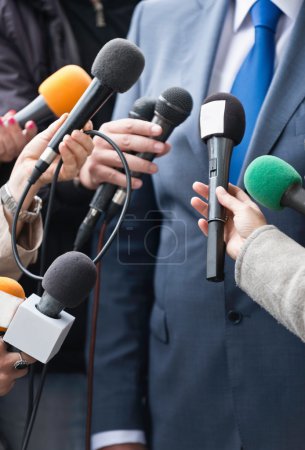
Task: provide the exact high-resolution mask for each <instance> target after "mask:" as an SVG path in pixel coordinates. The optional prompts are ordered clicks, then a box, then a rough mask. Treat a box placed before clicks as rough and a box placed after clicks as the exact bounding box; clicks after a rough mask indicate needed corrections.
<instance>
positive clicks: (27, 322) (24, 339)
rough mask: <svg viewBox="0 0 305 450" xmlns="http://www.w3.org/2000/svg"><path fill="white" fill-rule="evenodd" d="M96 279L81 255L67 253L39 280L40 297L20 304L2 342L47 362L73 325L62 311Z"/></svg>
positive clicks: (83, 295)
mask: <svg viewBox="0 0 305 450" xmlns="http://www.w3.org/2000/svg"><path fill="white" fill-rule="evenodd" d="M96 276H97V271H96V266H95V265H94V263H93V261H92V260H91V259H90V258H88V256H86V255H85V254H83V253H79V252H68V253H65V254H63V255H61V256H59V257H58V258H57V259H56V260H55V261H54V262H53V263H52V264H51V265H50V267H49V268H48V270H47V271H46V273H45V275H44V277H43V280H42V286H43V288H44V289H45V291H44V293H43V295H42V297H41V298H40V297H38V296H37V295H35V294H32V295H31V296H30V297H29V298H27V299H26V300H24V301H23V302H22V303H21V304H20V306H19V307H18V309H17V311H16V313H15V315H14V317H13V319H12V320H11V322H10V324H9V326H8V328H7V331H6V333H5V335H4V337H3V339H4V341H5V342H7V343H9V344H11V345H13V346H14V347H16V348H18V349H19V350H21V351H23V352H25V353H28V354H29V355H30V356H32V357H33V358H35V359H37V360H38V361H40V362H42V363H46V362H48V361H49V360H50V359H51V358H52V357H53V356H54V355H55V354H56V353H57V352H58V351H59V349H60V347H61V345H62V343H63V342H64V340H65V338H66V336H67V334H68V332H69V330H70V328H71V326H72V324H73V322H74V317H73V316H71V315H70V314H68V313H67V312H65V311H63V310H64V309H65V308H74V307H76V306H77V305H79V304H80V303H81V302H82V301H84V300H85V298H86V297H87V296H88V295H89V292H90V291H91V289H92V288H93V287H94V284H95V281H96Z"/></svg>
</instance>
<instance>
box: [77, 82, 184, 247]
mask: <svg viewBox="0 0 305 450" xmlns="http://www.w3.org/2000/svg"><path fill="white" fill-rule="evenodd" d="M139 101H140V100H139ZM140 105H141V103H140ZM192 107H193V100H192V97H191V95H190V94H189V93H188V92H187V91H186V90H185V89H183V88H180V87H173V88H169V89H167V90H165V91H164V92H163V93H162V94H161V95H160V96H159V98H158V99H157V102H156V105H155V109H154V115H153V118H152V120H151V122H152V123H156V124H158V125H160V126H161V128H162V134H161V135H160V136H157V137H155V138H154V139H156V140H157V141H160V142H165V141H167V139H168V138H169V136H170V134H171V133H172V132H173V130H174V129H175V127H176V126H178V125H180V124H181V123H182V122H184V120H185V119H186V118H187V117H188V116H189V115H190V113H191V111H192ZM137 156H138V157H139V158H142V159H146V160H147V161H152V160H153V159H154V157H155V154H154V153H146V152H143V153H137ZM141 175H142V174H141V173H139V172H131V176H132V177H136V178H140V177H141ZM107 185H108V183H107ZM99 189H100V188H99ZM100 192H101V191H100ZM103 195H104V192H103ZM126 195H127V194H126V189H125V188H117V187H115V190H114V191H113V189H112V195H111V196H107V197H106V196H105V197H103V198H102V197H101V195H99V193H98V192H97V193H96V194H95V195H94V197H93V199H92V201H91V203H90V210H89V212H88V214H87V216H86V217H85V219H84V221H83V223H82V224H81V227H80V229H79V232H78V234H77V237H76V240H75V247H74V248H77V249H79V248H81V246H83V245H84V244H85V242H86V241H87V240H88V238H89V236H90V234H91V232H92V230H93V228H94V226H95V224H96V222H97V220H98V219H99V217H100V216H101V215H103V216H104V218H103V219H104V221H105V220H106V219H107V222H109V221H110V220H111V219H112V218H113V217H114V216H115V215H116V214H117V213H118V211H119V210H120V209H121V207H122V206H123V204H124V202H125V199H126Z"/></svg>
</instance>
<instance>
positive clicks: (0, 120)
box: [0, 118, 4, 127]
mask: <svg viewBox="0 0 305 450" xmlns="http://www.w3.org/2000/svg"><path fill="white" fill-rule="evenodd" d="M3 125H4V122H3V120H2V119H1V118H0V126H1V127H2V126H3Z"/></svg>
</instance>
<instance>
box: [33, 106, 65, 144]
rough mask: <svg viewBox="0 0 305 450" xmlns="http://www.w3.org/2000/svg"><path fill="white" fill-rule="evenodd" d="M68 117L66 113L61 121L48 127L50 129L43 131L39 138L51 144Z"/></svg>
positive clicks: (61, 117)
mask: <svg viewBox="0 0 305 450" xmlns="http://www.w3.org/2000/svg"><path fill="white" fill-rule="evenodd" d="M67 117H68V113H64V114H63V115H62V116H60V118H59V119H57V120H55V122H52V123H51V125H49V126H48V128H46V129H45V130H44V131H42V132H41V133H40V135H39V136H40V137H41V138H42V139H44V140H46V141H47V142H48V143H49V141H50V140H51V139H52V137H53V136H54V134H55V133H56V131H58V130H59V128H60V127H61V126H62V124H63V123H64V122H65V121H66V119H67Z"/></svg>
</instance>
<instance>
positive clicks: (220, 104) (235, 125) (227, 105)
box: [200, 92, 246, 145]
mask: <svg viewBox="0 0 305 450" xmlns="http://www.w3.org/2000/svg"><path fill="white" fill-rule="evenodd" d="M200 128H201V138H202V139H203V140H204V141H205V142H206V141H207V140H208V139H209V138H210V137H213V136H219V137H225V138H227V139H231V140H232V141H233V142H234V144H235V145H238V144H239V143H240V142H241V140H242V138H243V137H244V133H245V128H246V118H245V111H244V108H243V106H242V104H241V103H240V101H239V100H238V99H237V98H236V97H234V95H231V94H228V93H226V92H219V93H218V94H213V95H210V96H209V97H207V98H206V99H205V101H204V102H203V105H202V107H201V114H200Z"/></svg>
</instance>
